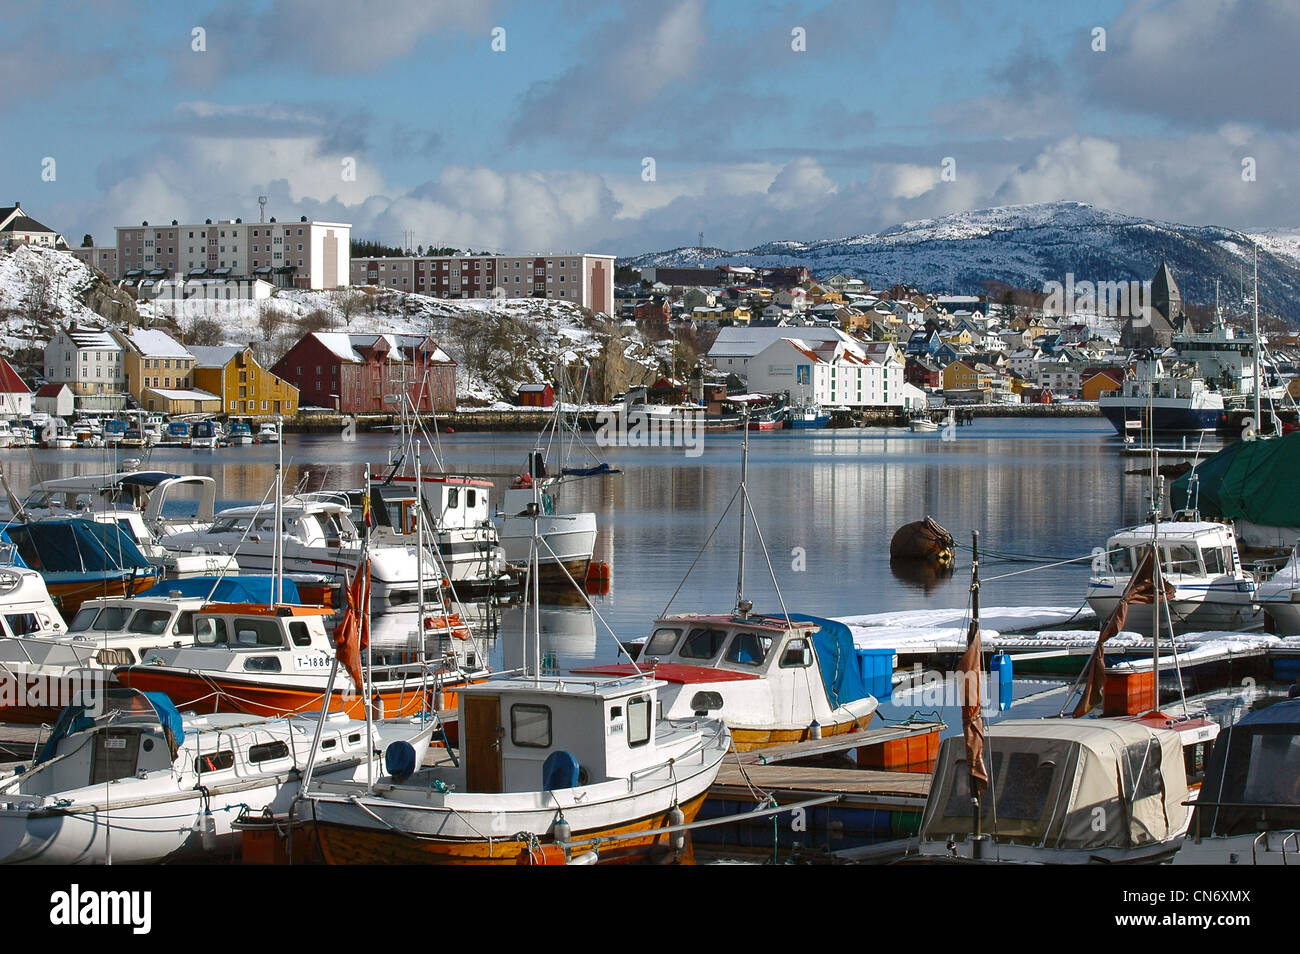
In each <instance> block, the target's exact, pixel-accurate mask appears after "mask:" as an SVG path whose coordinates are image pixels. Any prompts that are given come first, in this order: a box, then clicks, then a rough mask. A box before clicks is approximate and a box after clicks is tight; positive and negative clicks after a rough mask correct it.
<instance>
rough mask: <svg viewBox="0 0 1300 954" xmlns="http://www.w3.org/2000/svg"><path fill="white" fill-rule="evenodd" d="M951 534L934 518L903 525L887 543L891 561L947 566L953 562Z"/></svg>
mask: <svg viewBox="0 0 1300 954" xmlns="http://www.w3.org/2000/svg"><path fill="white" fill-rule="evenodd" d="M952 548H953V539H952V534H951V533H949V532H948V531H947V530H945V529H944V528H943V527H941V526H940V525H939V524H938V522H937V521H936V520H934V518H932V517H929V516H927V517H926V518H925V519H924V520H916V521H913V522H912V523H905V524H903V525H902V526H901V527H899V528H898V530H897V531H895V533H894V538H893V539H892V540H890V541H889V558H890V559H891V560H924V561H926V562H928V563H933V564H935V565H937V566H947V565H948V564H950V563H952V561H953V550H952Z"/></svg>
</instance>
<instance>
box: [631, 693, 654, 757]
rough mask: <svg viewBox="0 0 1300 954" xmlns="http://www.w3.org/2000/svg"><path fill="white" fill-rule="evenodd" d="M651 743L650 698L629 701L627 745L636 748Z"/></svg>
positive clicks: (637, 698) (641, 697)
mask: <svg viewBox="0 0 1300 954" xmlns="http://www.w3.org/2000/svg"><path fill="white" fill-rule="evenodd" d="M649 741H650V697H649V696H637V697H635V698H633V699H629V700H627V744H628V746H630V747H632V748H635V747H636V746H638V745H645V744H646V743H647V742H649Z"/></svg>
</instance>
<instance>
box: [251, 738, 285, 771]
mask: <svg viewBox="0 0 1300 954" xmlns="http://www.w3.org/2000/svg"><path fill="white" fill-rule="evenodd" d="M288 757H289V747H288V746H287V745H285V744H284V743H283V742H279V741H276V742H262V743H260V744H258V745H253V746H249V749H248V761H249V762H251V763H253V764H254V765H256V764H257V763H258V762H270V761H273V760H274V759H285V758H288Z"/></svg>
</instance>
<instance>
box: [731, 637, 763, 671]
mask: <svg viewBox="0 0 1300 954" xmlns="http://www.w3.org/2000/svg"><path fill="white" fill-rule="evenodd" d="M771 649H772V637H771V636H760V635H758V634H757V633H737V634H736V635H735V636H733V637H732V638H731V645H730V646H729V647H727V662H731V663H737V664H738V665H741V666H761V665H763V663H764V661H765V660H766V659H767V654H768V652H769V651H770V650H771Z"/></svg>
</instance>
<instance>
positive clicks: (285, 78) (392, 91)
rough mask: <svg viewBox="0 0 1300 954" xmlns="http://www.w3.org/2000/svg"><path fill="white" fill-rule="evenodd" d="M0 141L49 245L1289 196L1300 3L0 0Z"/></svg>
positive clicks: (1154, 210)
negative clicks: (187, 226) (139, 233)
mask: <svg viewBox="0 0 1300 954" xmlns="http://www.w3.org/2000/svg"><path fill="white" fill-rule="evenodd" d="M0 10H2V11H3V16H4V21H3V22H4V23H5V24H6V29H5V31H4V35H3V37H0V111H2V112H3V114H4V117H5V119H6V123H5V126H6V131H7V135H6V136H5V137H4V138H5V148H4V149H0V172H2V173H3V180H4V181H6V182H7V183H8V184H9V193H10V194H9V195H7V196H4V197H3V198H2V199H0V204H8V203H10V202H12V201H15V200H18V201H21V202H22V204H23V207H24V209H26V210H27V211H28V212H29V213H30V214H32V215H33V216H35V217H36V218H37V219H39V220H41V221H43V222H45V223H46V224H48V225H51V226H53V227H55V228H57V229H59V230H60V231H62V232H63V233H64V235H65V237H67V238H68V240H69V242H71V243H72V244H74V245H76V244H80V242H81V238H82V235H83V234H84V233H86V232H89V233H91V234H92V235H93V236H94V237H95V239H96V241H97V242H98V243H99V244H111V243H112V241H113V232H112V229H113V227H114V226H118V225H122V226H125V225H138V224H139V223H140V222H141V221H150V222H152V223H158V222H163V221H170V220H171V219H178V220H179V221H181V222H201V221H203V220H205V219H208V218H211V219H214V220H216V219H228V218H235V217H242V218H243V219H244V220H245V221H249V220H252V219H256V217H257V215H258V205H257V197H258V196H259V195H265V196H267V198H268V203H267V215H268V216H271V215H274V216H277V217H278V218H280V219H282V220H283V219H287V218H297V217H298V216H300V215H306V216H308V217H310V218H313V219H320V220H327V221H334V222H348V223H351V224H352V227H353V231H352V235H353V238H365V239H373V240H377V241H380V242H384V243H385V244H390V245H407V244H409V245H410V246H412V247H414V246H416V245H450V246H454V247H457V248H472V249H476V250H490V251H499V252H503V253H507V254H513V253H523V252H530V251H531V252H573V251H591V252H606V253H614V254H619V255H631V254H636V253H638V252H647V251H657V250H662V249H670V248H677V247H680V246H687V245H695V244H696V243H697V242H698V240H699V234H700V233H701V232H702V233H703V236H704V243H705V244H706V245H708V246H715V247H721V248H725V249H741V248H748V247H752V246H753V245H756V244H759V243H762V242H768V241H776V240H786V239H794V240H809V239H818V238H834V237H839V236H846V235H857V234H863V233H869V232H875V231H878V230H880V229H883V228H887V227H889V226H892V225H895V224H898V223H901V222H905V221H910V220H915V219H922V218H929V217H933V216H938V215H944V214H947V213H951V212H960V211H968V210H973V209H981V208H987V207H991V206H998V205H1013V204H1020V203H1029V202H1045V201H1054V200H1073V201H1081V202H1088V203H1092V204H1094V205H1098V206H1101V207H1104V208H1108V209H1113V210H1115V211H1119V212H1124V213H1128V214H1132V215H1138V216H1144V217H1149V218H1154V219H1161V220H1168V221H1174V222H1180V223H1185V224H1197V225H1200V224H1205V225H1210V224H1213V225H1224V226H1228V227H1232V228H1241V229H1249V228H1256V227H1290V226H1300V182H1298V181H1297V178H1298V173H1300V165H1298V164H1297V161H1296V159H1295V157H1296V156H1298V155H1300V97H1297V96H1296V95H1295V85H1296V84H1295V79H1296V73H1297V67H1296V65H1295V63H1296V62H1297V59H1296V51H1297V50H1300V3H1296V2H1289V3H1288V2H1269V0H1132V2H1123V0H1109V2H1106V0H1102V2H1096V3H1075V2H1070V3H1043V2H1041V0H1040V2H1019V0H984V2H978V3H977V2H960V0H912V2H908V0H902V2H891V0H839V2H831V3H815V2H802V3H801V2H788V3H786V2H765V0H655V2H650V0H640V2H635V0H629V2H605V3H598V4H591V3H581V4H580V3H576V2H572V0H531V2H511V0H473V2H452V0H385V2H383V3H342V2H335V0H261V2H246V3H243V2H222V3H207V4H205V3H193V4H188V3H187V4H183V5H182V4H171V3H143V2H130V0H55V2H51V3H44V4H38V3H31V2H30V0H28V2H13V0H0Z"/></svg>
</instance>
